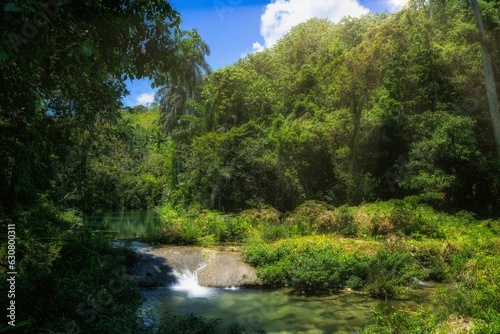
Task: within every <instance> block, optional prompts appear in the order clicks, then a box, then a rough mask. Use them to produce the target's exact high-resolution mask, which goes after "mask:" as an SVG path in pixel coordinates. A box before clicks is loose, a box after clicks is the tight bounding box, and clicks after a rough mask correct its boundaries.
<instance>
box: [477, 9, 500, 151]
mask: <svg viewBox="0 0 500 334" xmlns="http://www.w3.org/2000/svg"><path fill="white" fill-rule="evenodd" d="M471 2H472V9H473V10H474V16H475V17H476V24H477V28H478V30H479V42H480V43H481V54H482V56H483V70H484V81H485V85H486V94H487V96H488V104H489V107H490V115H491V122H492V125H493V132H494V134H495V146H496V150H497V152H496V153H497V158H498V159H500V110H499V107H498V95H497V88H496V83H495V76H494V74H493V67H492V66H491V59H490V53H489V51H488V48H487V47H486V43H485V42H486V33H485V31H484V25H483V18H482V17H481V12H480V10H479V6H478V4H477V0H471Z"/></svg>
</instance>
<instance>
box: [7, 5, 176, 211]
mask: <svg viewBox="0 0 500 334" xmlns="http://www.w3.org/2000/svg"><path fill="white" fill-rule="evenodd" d="M50 3H52V2H47V3H41V2H40V3H38V2H34V1H30V0H21V1H16V2H15V3H14V2H9V3H6V4H5V5H4V6H2V7H3V11H2V12H1V14H0V15H1V16H2V24H1V26H0V36H2V37H1V40H0V73H1V77H0V84H1V86H2V90H1V92H0V132H1V134H0V145H1V147H2V154H1V156H2V157H1V158H0V164H1V168H0V186H1V188H2V193H1V195H0V197H1V203H2V204H3V206H5V207H6V208H7V211H12V210H13V209H14V207H15V206H16V204H21V203H25V204H29V203H30V202H32V201H33V199H34V198H35V197H36V195H37V194H39V193H41V192H46V191H48V190H50V189H51V184H54V183H53V182H52V181H54V178H55V176H56V174H57V173H58V171H61V170H62V168H60V167H58V166H62V165H65V170H66V171H67V173H68V174H67V176H69V177H70V178H73V177H74V178H75V184H78V185H79V187H82V186H84V180H85V170H86V168H85V167H86V163H87V156H88V153H89V151H90V150H91V149H92V148H93V145H94V131H93V129H94V127H95V126H96V125H97V124H99V123H105V122H112V121H113V119H114V118H115V117H116V115H117V111H118V110H119V108H120V107H121V102H120V99H121V97H122V96H123V95H124V94H125V84H124V81H125V80H126V79H128V78H141V77H145V76H150V77H152V78H153V79H154V80H155V82H156V83H161V82H162V80H163V78H164V73H166V72H168V71H170V69H171V68H172V67H175V66H174V64H175V61H176V60H177V58H176V57H175V52H174V51H175V49H176V48H175V45H174V41H173V40H172V38H171V35H172V34H171V30H172V29H173V28H175V27H177V26H178V25H179V20H180V17H179V14H178V13H177V12H176V11H175V10H173V9H172V7H171V6H170V4H169V3H168V2H166V1H143V0H132V1H128V2H126V3H121V2H116V1H112V2H106V3H103V2H102V1H96V0H91V1H85V2H74V1H71V2H61V3H60V4H58V5H56V7H54V6H52V5H50ZM51 6H52V7H51ZM44 13H51V14H46V15H45V16H46V17H47V15H48V16H50V17H48V18H47V21H45V22H41V21H36V22H34V21H35V20H40V17H42V16H43V15H42V14H44ZM25 19H27V20H25ZM30 29H31V30H30ZM70 166H72V167H73V168H72V169H71V168H69V167H70ZM55 184H57V182H56V183H55Z"/></svg>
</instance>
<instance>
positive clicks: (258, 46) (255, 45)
mask: <svg viewBox="0 0 500 334" xmlns="http://www.w3.org/2000/svg"><path fill="white" fill-rule="evenodd" d="M264 49H265V47H264V45H262V44H260V43H259V42H255V43H253V45H252V52H260V51H264Z"/></svg>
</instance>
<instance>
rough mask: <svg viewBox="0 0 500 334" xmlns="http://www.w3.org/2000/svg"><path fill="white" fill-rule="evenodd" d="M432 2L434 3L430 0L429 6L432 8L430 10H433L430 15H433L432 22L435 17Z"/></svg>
mask: <svg viewBox="0 0 500 334" xmlns="http://www.w3.org/2000/svg"><path fill="white" fill-rule="evenodd" d="M432 2H433V0H429V6H430V8H431V9H430V10H431V13H430V15H431V20H432V18H433V17H434V11H433V8H432Z"/></svg>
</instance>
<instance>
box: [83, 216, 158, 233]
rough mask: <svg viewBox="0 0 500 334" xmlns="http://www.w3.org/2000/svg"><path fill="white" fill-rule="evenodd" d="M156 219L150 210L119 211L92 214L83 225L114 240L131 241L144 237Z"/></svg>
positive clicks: (85, 218)
mask: <svg viewBox="0 0 500 334" xmlns="http://www.w3.org/2000/svg"><path fill="white" fill-rule="evenodd" d="M157 219H158V214H157V213H156V212H154V211H152V210H121V211H109V212H103V213H95V214H92V215H90V216H87V217H84V220H83V223H84V225H85V226H86V227H88V228H90V229H91V230H92V231H99V232H100V233H103V234H105V235H109V236H111V237H113V238H114V239H133V238H141V237H144V236H145V235H146V233H147V232H148V231H149V230H150V229H151V228H152V227H153V225H154V223H155V222H156V221H157Z"/></svg>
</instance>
